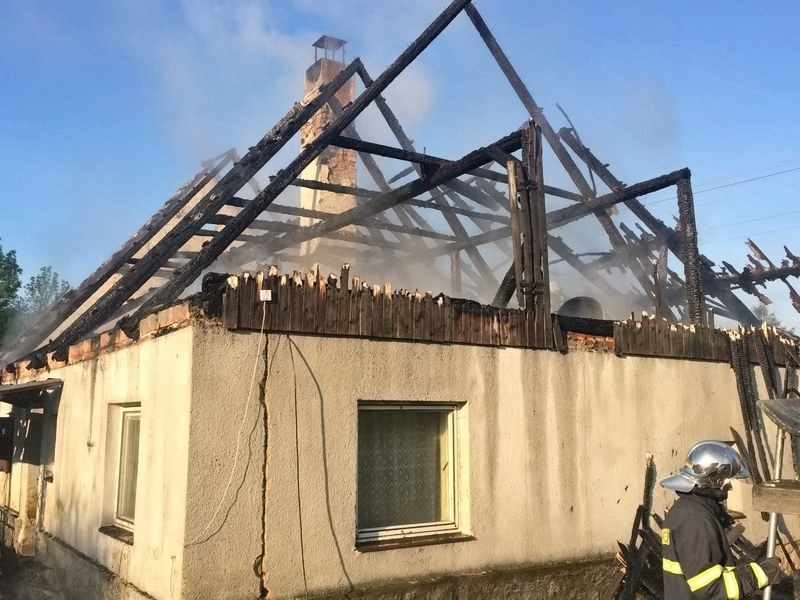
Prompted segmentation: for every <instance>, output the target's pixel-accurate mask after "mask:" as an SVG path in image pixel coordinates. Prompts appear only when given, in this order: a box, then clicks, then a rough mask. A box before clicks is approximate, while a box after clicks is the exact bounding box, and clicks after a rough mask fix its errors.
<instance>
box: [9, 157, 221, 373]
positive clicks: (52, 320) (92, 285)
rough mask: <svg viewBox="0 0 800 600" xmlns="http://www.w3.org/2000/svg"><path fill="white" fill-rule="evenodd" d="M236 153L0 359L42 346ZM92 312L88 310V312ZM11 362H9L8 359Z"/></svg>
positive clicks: (187, 189)
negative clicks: (54, 331) (55, 330)
mask: <svg viewBox="0 0 800 600" xmlns="http://www.w3.org/2000/svg"><path fill="white" fill-rule="evenodd" d="M234 155H235V153H234V152H233V151H232V150H229V151H228V152H226V153H225V154H223V155H222V156H221V157H220V158H219V159H218V160H217V162H216V164H215V165H214V166H213V167H210V168H207V169H204V170H202V171H201V172H199V173H198V174H197V175H195V176H194V177H193V178H192V179H191V180H190V181H188V182H187V183H185V184H184V185H183V186H181V187H180V188H179V189H178V190H177V191H176V192H175V194H173V196H172V197H171V198H170V199H169V200H167V202H166V203H165V204H164V206H162V207H161V209H160V210H159V211H158V212H157V213H156V214H155V215H153V216H152V217H151V218H150V219H149V220H148V221H147V223H145V224H144V225H143V226H142V227H141V228H140V229H139V230H138V231H137V232H136V233H135V234H133V236H131V238H130V239H129V240H128V241H127V242H126V243H125V245H123V246H122V247H121V248H120V249H119V250H117V252H115V253H114V254H113V255H112V256H111V257H110V258H109V259H108V260H106V261H105V262H104V263H103V264H102V265H100V267H99V268H98V269H97V270H96V271H95V272H94V273H92V274H91V275H89V277H87V278H86V279H85V280H84V281H83V282H82V283H81V284H80V285H79V286H78V287H76V288H75V289H72V290H69V291H68V292H67V293H66V294H64V295H63V296H62V297H61V298H59V299H58V301H57V302H56V303H55V304H54V305H53V306H52V308H50V309H49V310H48V311H47V312H46V313H45V314H44V315H42V316H41V317H40V318H38V319H37V320H36V323H35V324H34V325H33V326H32V327H30V328H29V329H27V330H25V331H23V332H22V333H21V335H20V336H18V337H17V338H16V339H15V340H13V341H12V342H11V343H9V344H8V345H7V346H6V347H7V348H8V349H9V350H8V352H7V353H6V354H5V355H4V356H2V357H0V361H3V362H5V361H8V362H12V361H13V359H14V358H16V357H19V356H23V355H24V354H27V353H28V352H30V351H31V350H33V349H34V348H36V347H37V346H38V345H39V344H41V343H42V342H43V341H44V340H45V339H47V337H48V336H49V335H50V334H51V333H52V332H53V330H54V329H56V328H57V327H59V326H60V325H62V324H63V323H64V321H66V320H67V319H68V318H69V317H70V316H71V315H73V314H74V313H75V311H77V310H78V309H80V307H81V306H82V305H83V304H84V303H85V302H86V301H87V300H89V299H90V298H91V296H92V295H93V294H94V293H95V292H97V291H98V290H99V289H100V288H101V287H102V286H103V284H105V283H106V282H108V281H109V279H110V278H111V277H112V276H114V275H115V274H116V273H118V272H119V270H120V269H121V268H122V267H124V266H125V265H126V264H127V263H130V262H131V261H132V260H133V256H134V254H136V253H137V252H138V251H139V250H141V249H142V248H143V247H144V245H145V244H146V243H147V242H148V241H150V240H151V239H153V236H155V235H156V234H157V233H158V232H159V231H161V230H162V228H163V227H164V226H165V225H166V224H167V223H169V221H170V219H172V218H173V217H175V215H177V214H178V212H179V211H180V210H181V209H182V208H183V207H184V206H186V204H187V203H188V202H189V201H190V200H191V199H192V198H193V197H194V196H195V195H197V194H198V193H199V192H200V191H201V190H202V189H203V187H205V186H206V185H208V184H209V182H211V181H212V180H213V178H214V177H216V176H217V175H219V173H220V172H221V171H222V169H224V168H225V167H226V166H227V165H228V164H229V163H230V161H231V160H233V157H234ZM89 310H91V309H89ZM9 359H11V360H9Z"/></svg>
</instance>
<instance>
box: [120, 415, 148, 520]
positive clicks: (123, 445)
mask: <svg viewBox="0 0 800 600" xmlns="http://www.w3.org/2000/svg"><path fill="white" fill-rule="evenodd" d="M117 408H118V409H119V416H118V419H119V425H118V426H119V442H118V445H117V466H116V485H115V486H114V487H115V494H114V524H115V525H118V526H120V527H122V528H124V529H129V530H131V531H132V530H133V525H134V522H135V518H136V493H137V490H136V488H137V481H136V479H137V478H138V477H136V475H138V471H139V457H140V453H139V452H138V450H139V443H140V440H141V416H142V409H141V406H140V405H131V406H119V407H117ZM131 419H136V420H137V421H138V422H139V434H138V436H137V439H136V457H135V460H136V465H135V467H136V468H135V470H134V473H133V475H134V479H133V481H132V484H133V515H130V516H129V515H122V514H120V501H121V492H122V487H123V484H124V479H125V478H126V477H127V476H128V475H127V474H126V468H129V467H130V463H129V462H128V461H127V458H128V452H130V447H129V444H128V442H130V441H131V440H129V439H128V438H127V436H126V421H129V420H131Z"/></svg>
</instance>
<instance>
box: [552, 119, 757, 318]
mask: <svg viewBox="0 0 800 600" xmlns="http://www.w3.org/2000/svg"><path fill="white" fill-rule="evenodd" d="M561 135H562V138H563V139H564V140H565V141H566V143H567V144H568V145H569V146H570V147H572V148H573V150H574V151H575V152H576V154H579V155H580V156H584V157H586V159H587V160H588V161H589V162H588V164H589V166H590V168H592V169H593V170H594V172H595V173H597V175H599V176H600V178H601V179H602V180H603V182H604V183H605V184H606V185H607V186H609V187H610V188H612V189H615V190H621V189H623V188H624V189H626V190H627V189H628V188H627V187H625V185H624V184H623V183H622V182H621V181H620V180H619V179H617V178H616V177H615V176H614V175H613V174H612V173H611V171H610V170H609V169H608V167H607V166H606V165H605V164H604V163H603V162H602V161H600V160H599V159H598V158H597V157H596V156H595V155H594V154H592V152H591V151H590V150H589V149H588V148H586V147H585V146H583V145H581V144H580V142H579V141H578V140H577V138H576V137H575V135H574V133H571V132H570V131H569V130H565V129H562V130H561ZM677 173H679V174H680V173H684V175H683V177H681V176H680V175H679V176H678V179H680V178H685V179H688V178H690V177H691V173H690V172H689V170H688V169H683V170H682V171H679V172H677ZM671 175H675V174H671ZM651 181H652V180H651ZM674 183H675V184H677V179H676V180H675V182H674ZM664 187H666V186H664ZM634 191H635V193H634V194H630V193H628V194H626V195H625V196H624V197H623V202H624V203H625V205H626V206H627V207H628V208H630V209H631V212H633V214H634V215H636V216H637V217H638V218H639V219H640V220H641V221H642V223H644V225H645V226H646V227H648V228H649V229H650V230H651V231H652V232H653V233H654V234H655V235H656V236H657V237H659V238H660V239H662V240H664V241H665V242H666V244H667V245H668V246H669V249H670V251H672V253H673V254H675V255H676V256H678V257H680V256H681V249H680V240H679V236H678V235H677V234H676V233H675V232H674V231H673V230H672V229H670V228H669V227H667V226H666V225H665V224H664V222H663V221H661V220H660V219H657V218H656V217H654V216H653V215H652V214H651V213H650V212H649V211H648V210H647V209H646V208H645V207H644V206H643V205H642V204H641V202H639V200H638V199H637V197H636V196H642V195H644V194H646V193H650V192H651V191H656V190H650V191H647V190H646V189H644V188H638V189H636V190H634ZM699 269H700V276H701V278H702V286H703V289H704V290H705V291H706V293H709V294H711V295H713V296H716V297H717V298H719V299H720V300H721V301H722V302H723V303H724V305H725V307H726V308H727V310H728V312H729V315H723V316H729V317H730V318H732V319H734V320H738V321H740V322H742V323H748V324H757V323H758V319H757V318H756V317H755V316H754V315H753V313H752V311H751V310H750V309H749V308H748V307H747V306H746V305H745V304H744V303H743V302H742V301H741V300H740V299H739V298H738V296H736V295H735V294H734V293H733V292H732V291H731V288H730V284H728V283H726V282H723V281H720V279H719V277H718V276H717V275H716V273H714V272H713V271H712V270H711V268H710V267H708V266H706V265H705V264H704V263H701V264H700V265H699Z"/></svg>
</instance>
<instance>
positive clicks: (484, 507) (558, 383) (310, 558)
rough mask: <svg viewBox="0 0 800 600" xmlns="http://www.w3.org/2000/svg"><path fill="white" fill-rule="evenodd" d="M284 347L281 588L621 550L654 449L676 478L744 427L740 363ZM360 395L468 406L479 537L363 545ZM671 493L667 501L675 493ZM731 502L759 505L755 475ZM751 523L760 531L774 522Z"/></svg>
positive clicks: (273, 460) (469, 518)
mask: <svg viewBox="0 0 800 600" xmlns="http://www.w3.org/2000/svg"><path fill="white" fill-rule="evenodd" d="M269 345H270V346H269V360H270V375H269V380H268V386H267V393H266V406H267V412H268V415H269V440H270V443H269V446H268V450H267V456H268V464H267V490H266V491H267V517H266V539H267V552H266V556H265V559H264V565H265V566H264V568H265V571H266V573H267V574H268V579H267V582H266V587H267V588H268V589H269V591H270V593H271V594H272V596H271V597H274V598H289V597H292V596H293V595H296V594H299V593H302V592H304V591H306V590H307V591H308V592H319V591H324V590H331V589H336V588H345V587H348V586H350V585H353V586H361V585H369V584H371V583H377V582H381V581H391V580H419V579H424V578H427V577H436V576H441V575H447V574H455V573H469V572H480V571H486V570H491V569H499V568H503V567H513V566H522V565H526V564H530V563H550V562H558V561H567V560H572V559H576V558H585V557H592V556H600V555H603V554H611V553H613V552H614V551H615V549H616V540H623V541H627V540H628V537H629V536H630V528H631V525H632V521H633V517H634V514H635V510H636V507H637V506H638V504H639V503H640V502H641V501H642V492H643V487H644V471H645V456H646V453H647V452H651V453H653V455H654V458H655V463H656V466H657V468H658V476H659V477H663V476H665V475H667V474H669V473H670V472H671V471H672V470H674V469H675V468H677V467H678V466H680V464H681V463H682V461H683V458H684V456H685V453H686V451H687V449H688V448H689V446H691V444H693V443H694V442H695V441H699V440H700V439H703V438H715V437H717V438H722V439H729V438H730V433H729V429H728V427H729V426H730V425H733V426H734V427H736V428H737V429H738V430H739V431H740V432H741V431H742V427H741V417H740V413H739V407H738V400H737V394H736V387H735V378H734V375H733V372H732V371H731V369H730V367H729V366H728V365H727V364H711V363H703V362H691V361H679V360H663V359H659V360H656V359H644V358H619V357H616V356H614V355H613V354H607V353H596V352H572V353H570V354H568V355H561V354H558V353H555V352H546V351H526V350H518V349H508V348H506V349H497V348H481V347H470V346H457V345H452V346H446V345H434V344H427V345H426V344H408V343H399V342H375V341H367V340H358V339H321V338H315V337H308V336H306V337H304V336H278V335H275V336H270V342H269ZM359 399H370V400H414V401H420V400H421V401H430V402H442V401H445V402H465V403H466V405H465V408H464V409H463V410H462V411H460V419H461V421H462V422H461V423H460V425H461V431H460V433H461V434H462V438H461V439H462V442H463V445H462V451H463V454H462V456H461V457H460V458H461V462H460V477H461V484H462V488H463V489H462V498H461V499H462V501H463V502H462V509H463V510H462V526H463V528H464V530H465V531H466V532H467V533H471V534H473V535H474V536H475V538H476V539H475V540H474V541H468V542H459V543H455V544H442V545H431V546H422V547H414V548H407V549H396V550H386V551H376V552H363V553H362V552H359V551H357V550H355V526H356V523H355V494H356V467H355V465H356V431H357V430H356V422H357V421H356V418H357V414H356V410H357V401H358V400H359ZM295 424H296V428H295ZM295 440H297V446H296V444H295ZM295 452H297V455H298V456H299V462H297V463H296V462H295ZM296 464H297V465H299V468H297V466H296ZM298 489H299V492H298ZM655 496H656V497H655V506H654V509H655V510H656V512H663V510H664V507H665V506H666V504H667V503H668V502H670V501H671V499H672V497H673V496H672V493H671V492H666V490H663V489H661V488H657V490H656V493H655ZM730 505H731V507H732V508H737V509H743V510H745V512H749V510H750V504H749V487H748V486H746V485H740V486H739V489H738V490H735V491H734V493H733V494H732V496H731V500H730ZM301 517H302V518H301ZM301 521H302V528H301V526H300V523H301ZM747 526H748V534H749V535H751V536H755V537H758V536H759V535H763V534H764V532H765V527H766V525H765V524H763V523H761V522H760V520H758V519H753V520H751V521H750V522H748V523H747Z"/></svg>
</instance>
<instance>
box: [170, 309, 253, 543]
mask: <svg viewBox="0 0 800 600" xmlns="http://www.w3.org/2000/svg"><path fill="white" fill-rule="evenodd" d="M266 322H267V305H266V302H262V303H261V329H260V330H259V332H258V343H257V344H256V357H255V361H254V363H253V374H252V376H251V377H250V389H249V390H248V392H247V402H246V403H245V406H244V411H243V412H242V420H241V422H240V423H239V431H238V432H237V433H236V452H235V453H234V455H233V465H231V472H230V474H229V476H228V483H227V485H226V486H225V491H224V492H223V494H222V498H220V500H219V503H218V504H217V508H216V509H215V510H214V514H212V515H211V518H210V519H209V520H208V523H207V524H206V526H205V527H204V528H203V530H202V531H201V532H200V533H198V534H197V535H196V536H195V538H194V539H193V540H192V541H190V542H188V543H187V544H186V545H185V547H189V546H192V545H194V544H195V543H196V542H197V540H199V539H200V538H201V537H203V536H204V535H205V533H206V531H208V528H209V527H211V524H212V523H213V522H214V519H216V518H217V515H218V514H219V511H220V509H221V508H222V503H223V502H225V498H226V497H227V496H228V491H229V490H230V488H231V483H233V475H234V473H235V472H236V467H237V464H238V462H239V451H240V449H241V446H242V431H244V424H245V422H246V421H247V411H248V410H250V400H251V399H252V397H253V383H254V382H255V379H256V373H257V372H258V365H259V363H260V362H261V361H260V358H261V341H262V339H263V338H264V327H265V325H266Z"/></svg>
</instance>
